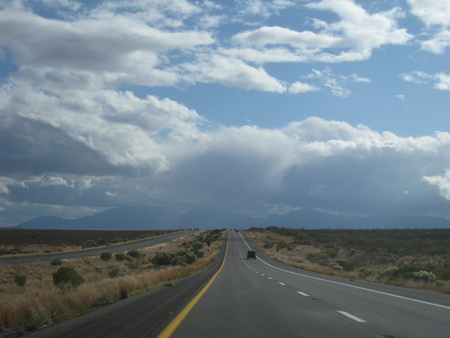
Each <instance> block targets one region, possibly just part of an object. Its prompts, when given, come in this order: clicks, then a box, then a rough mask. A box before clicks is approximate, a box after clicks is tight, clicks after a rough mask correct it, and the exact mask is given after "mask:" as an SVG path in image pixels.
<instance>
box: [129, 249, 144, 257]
mask: <svg viewBox="0 0 450 338" xmlns="http://www.w3.org/2000/svg"><path fill="white" fill-rule="evenodd" d="M127 255H128V256H130V257H133V258H141V257H143V255H142V254H141V253H140V252H139V251H138V250H130V251H128V252H127Z"/></svg>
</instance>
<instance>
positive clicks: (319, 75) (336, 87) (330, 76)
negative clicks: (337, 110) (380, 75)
mask: <svg viewBox="0 0 450 338" xmlns="http://www.w3.org/2000/svg"><path fill="white" fill-rule="evenodd" d="M302 78H305V79H318V80H320V82H321V84H322V85H323V86H325V87H327V88H329V89H330V90H331V92H332V93H333V95H335V96H337V97H342V98H346V97H348V96H349V95H350V94H351V91H350V89H348V88H346V87H345V86H344V84H345V83H347V82H362V83H370V82H371V81H370V79H368V78H362V77H359V76H358V75H357V74H351V75H350V76H343V75H336V74H334V73H333V71H332V70H331V69H330V68H328V67H327V68H325V69H324V70H323V71H319V70H317V69H312V73H310V74H307V75H304V76H302Z"/></svg>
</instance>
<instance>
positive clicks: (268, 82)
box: [182, 55, 286, 93]
mask: <svg viewBox="0 0 450 338" xmlns="http://www.w3.org/2000/svg"><path fill="white" fill-rule="evenodd" d="M182 67H183V69H185V70H187V71H188V73H189V75H188V78H189V79H192V80H193V81H196V82H206V83H214V82H220V83H223V84H225V85H227V86H231V87H238V88H243V89H256V90H262V91H267V92H277V93H283V92H285V91H286V86H285V85H284V84H283V83H281V82H280V81H279V80H277V79H275V78H274V77H272V76H270V75H269V74H267V72H266V71H265V70H264V69H263V68H254V67H252V66H250V65H248V64H246V63H245V62H243V61H241V60H239V59H236V58H229V57H224V56H220V55H205V56H204V57H203V60H201V61H198V62H196V63H191V64H184V65H183V66H182Z"/></svg>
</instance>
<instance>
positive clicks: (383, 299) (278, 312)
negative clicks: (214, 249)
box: [172, 232, 450, 338]
mask: <svg viewBox="0 0 450 338" xmlns="http://www.w3.org/2000/svg"><path fill="white" fill-rule="evenodd" d="M249 247H251V248H252V249H254V250H256V251H257V255H258V259H256V260H253V259H249V260H247V259H246V252H247V250H248V249H249ZM190 337H195V338H198V337H215V338H220V337H223V338H225V337H236V338H238V337H243V338H244V337H245V338H249V337H259V338H260V337H307V338H309V337H324V338H331V337H334V338H339V337H342V338H344V337H345V338H349V337H355V338H361V337H378V338H379V337H395V338H415V337H417V338H424V337H429V338H439V337H442V338H444V337H445V338H448V337H450V296H449V295H443V294H438V293H433V292H425V291H418V290H410V289H405V288H399V287H392V286H387V285H378V284H374V283H368V282H362V281H351V280H349V279H344V278H336V277H331V276H324V275H320V274H314V273H308V272H304V271H302V270H299V269H293V268H289V267H286V266H285V265H282V264H280V263H277V262H274V261H273V260H271V259H269V258H268V257H267V256H265V255H263V254H262V253H261V252H260V251H259V250H258V249H257V248H255V246H254V245H253V244H252V243H250V242H249V241H248V240H245V239H244V237H243V236H242V235H241V234H240V233H235V232H232V233H230V241H229V247H228V254H227V258H226V263H225V265H224V267H223V270H222V271H221V272H220V274H219V275H218V276H217V278H216V280H215V281H214V283H213V284H212V285H211V287H210V288H209V289H208V290H207V291H206V293H205V295H204V296H203V297H202V298H201V299H200V301H199V302H198V303H197V304H196V305H195V307H194V308H193V309H192V311H191V312H190V313H189V314H188V315H187V317H186V318H185V320H184V321H183V322H182V323H181V325H180V326H179V327H178V329H177V330H176V331H175V333H174V334H173V335H172V338H190Z"/></svg>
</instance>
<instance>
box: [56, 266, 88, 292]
mask: <svg viewBox="0 0 450 338" xmlns="http://www.w3.org/2000/svg"><path fill="white" fill-rule="evenodd" d="M52 275H53V283H54V284H55V285H57V286H59V287H61V288H64V287H65V286H66V285H68V284H70V285H71V286H72V287H73V288H76V287H78V286H80V285H81V284H83V283H84V279H83V277H82V276H81V275H80V274H78V273H77V272H76V271H75V269H74V268H72V267H70V266H63V267H61V268H59V269H58V270H57V271H56V272H54V273H53V274H52Z"/></svg>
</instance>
